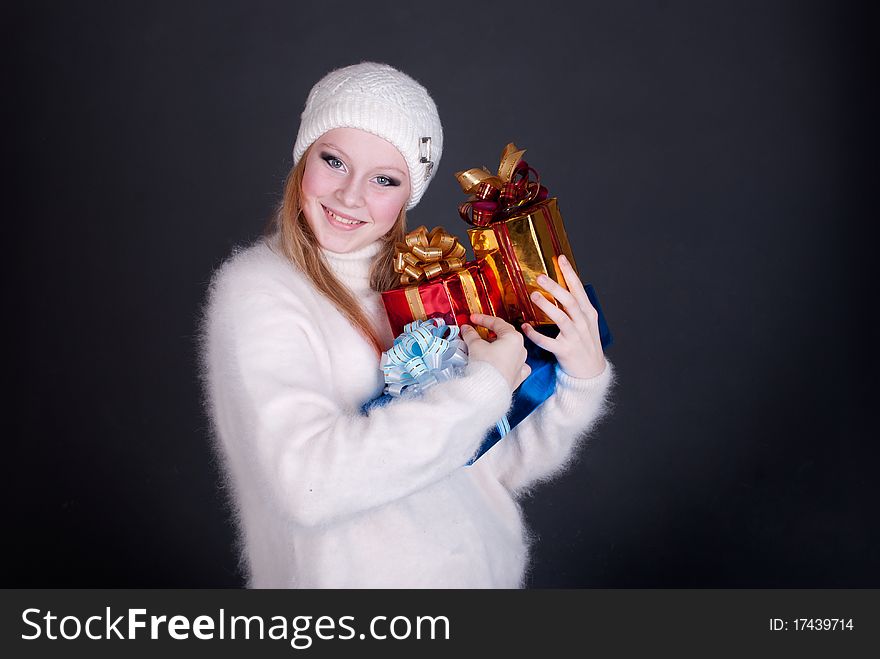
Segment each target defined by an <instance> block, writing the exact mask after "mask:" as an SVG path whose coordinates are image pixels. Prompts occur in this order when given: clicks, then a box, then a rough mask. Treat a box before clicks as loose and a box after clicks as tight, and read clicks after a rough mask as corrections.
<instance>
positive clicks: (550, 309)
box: [522, 256, 605, 379]
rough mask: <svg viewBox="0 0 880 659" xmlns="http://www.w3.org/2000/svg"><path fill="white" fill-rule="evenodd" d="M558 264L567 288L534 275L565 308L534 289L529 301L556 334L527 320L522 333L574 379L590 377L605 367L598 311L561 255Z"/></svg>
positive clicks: (545, 277) (546, 278) (543, 276)
mask: <svg viewBox="0 0 880 659" xmlns="http://www.w3.org/2000/svg"><path fill="white" fill-rule="evenodd" d="M559 266H560V269H561V270H562V276H563V277H564V279H565V285H566V286H568V290H565V288H563V287H562V286H560V285H559V284H557V283H556V282H555V281H553V280H552V279H550V277H548V276H547V275H541V276H540V277H538V284H539V285H540V286H541V288H543V289H544V290H545V291H547V292H548V293H550V295H551V296H553V298H554V299H556V300H558V301H559V302H561V303H562V305H563V307H565V311H563V310H562V309H560V308H559V307H557V306H556V305H555V304H553V303H552V302H550V300H548V299H547V298H545V297H544V296H543V295H541V294H540V293H539V292H537V291H535V292H534V293H532V298H531V299H532V303H533V304H534V305H535V306H537V307H538V308H540V309H541V310H542V311H543V312H544V313H545V314H547V316H548V317H549V318H550V320H552V321H553V322H554V323H556V324H557V325H558V326H559V335H558V336H557V337H556V338H555V339H553V338H550V337H548V336H544V335H543V334H541V333H540V332H538V331H537V330H536V329H535V328H534V327H532V326H531V325H529V324H528V323H523V325H522V330H523V333H524V334H525V335H526V336H527V337H528V338H529V339H531V340H532V341H533V342H534V343H536V344H537V345H538V346H539V347H541V348H544V350H549V351H550V352H552V353H553V354H554V355H556V359H557V361H558V362H559V366H560V367H561V368H562V370H563V371H565V372H566V373H568V374H569V375H570V376H572V377H575V378H585V379H589V378H594V377H596V376H597V375H601V374H602V372H603V371H604V370H605V353H603V352H602V341H601V339H600V338H599V314H598V313H597V312H596V309H595V308H594V307H593V305H592V304H590V298H588V297H587V292H586V291H585V290H584V285H583V284H582V283H581V280H580V279H578V276H577V275H576V274H575V272H574V268H572V266H571V264H570V263H569V262H568V259H566V258H565V257H564V256H560V257H559Z"/></svg>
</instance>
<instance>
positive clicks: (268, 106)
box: [3, 1, 880, 587]
mask: <svg viewBox="0 0 880 659" xmlns="http://www.w3.org/2000/svg"><path fill="white" fill-rule="evenodd" d="M573 4H574V3H564V4H563V3H558V4H557V3H553V2H533V3H525V2H507V3H497V4H492V5H487V4H485V3H480V4H479V6H478V5H476V4H474V5H468V4H467V3H452V2H443V3H440V2H433V3H407V2H383V3H377V2H358V3H347V2H346V3H340V2H313V3H293V2H291V3H285V2H278V3H266V2H240V3H234V2H212V3H208V2H205V3H200V4H194V3H181V2H164V3H157V2H155V1H152V2H125V3H116V2H88V3H85V2H84V3H61V2H57V3H39V2H28V3H20V4H17V5H7V6H6V8H5V11H4V19H3V23H4V26H3V40H4V43H5V44H6V45H7V47H8V48H9V49H10V53H8V56H7V67H9V68H8V71H7V75H6V76H5V79H6V82H5V84H4V88H5V94H4V107H5V109H4V115H5V116H6V119H7V121H6V122H5V127H6V134H7V136H6V139H5V142H6V147H5V149H4V150H5V151H6V157H5V158H4V163H3V167H4V172H5V177H4V179H5V181H6V186H7V198H8V199H10V200H11V204H10V205H9V206H8V210H7V213H6V218H5V219H6V235H7V236H8V240H9V242H8V243H7V245H6V249H5V255H6V259H5V267H4V270H5V271H6V276H5V277H4V283H5V285H4V291H5V293H4V301H5V303H6V309H7V313H6V314H5V324H6V328H7V330H8V331H10V334H11V337H10V338H9V339H7V341H6V342H5V345H6V350H7V359H6V360H5V361H6V367H5V368H4V371H5V373H6V376H7V378H8V383H7V384H9V385H11V387H9V388H8V390H9V391H10V393H9V394H8V395H7V404H8V405H9V408H8V410H7V412H6V414H5V416H6V419H7V424H6V425H7V427H8V428H9V430H8V432H7V433H4V435H5V441H6V442H7V443H8V445H10V446H11V447H12V450H11V451H7V452H6V456H7V457H6V459H5V473H6V474H7V476H6V479H5V483H4V485H5V488H4V489H5V490H6V491H5V494H4V501H5V508H6V511H7V512H6V515H7V523H6V524H5V532H4V538H5V543H4V544H5V547H4V554H6V561H5V562H4V564H5V566H6V575H5V577H4V585H6V586H95V587H100V586H111V587H117V586H119V587H122V586H126V587H129V586H130V587H135V586H237V585H240V584H241V580H240V576H239V574H238V573H237V571H236V563H235V557H234V555H233V553H232V547H231V543H232V531H231V527H230V525H229V520H228V516H227V512H226V510H225V509H224V508H223V506H222V497H221V493H220V492H219V491H218V489H217V484H218V480H217V472H216V469H215V465H214V464H213V461H212V456H211V453H210V450H209V445H208V439H207V432H206V425H207V422H206V419H205V418H204V416H203V414H202V411H201V408H200V391H199V386H198V381H197V377H196V370H195V352H194V347H195V339H194V337H195V328H196V321H197V317H198V313H199V307H200V304H201V303H202V301H203V297H204V292H205V287H206V285H207V282H208V280H209V277H210V274H211V271H212V269H213V268H214V267H215V266H216V265H217V264H219V263H220V261H221V260H222V259H223V258H224V256H226V255H227V254H228V253H229V251H230V249H231V248H232V246H233V245H236V244H241V243H244V242H247V241H249V240H251V239H252V238H254V237H255V236H256V235H257V234H258V233H259V231H260V230H261V228H262V226H263V223H264V221H265V219H266V218H267V216H268V215H269V214H270V212H271V210H272V208H273V205H274V203H275V202H276V201H277V199H278V198H279V194H280V191H281V188H282V183H283V178H284V175H285V173H286V171H287V169H288V168H289V166H290V164H291V162H290V160H291V158H290V151H291V148H292V145H293V141H294V138H295V136H296V130H297V126H298V118H299V113H300V111H301V109H302V105H303V103H304V100H305V96H306V94H307V92H308V90H309V88H310V87H311V85H312V84H313V83H314V82H315V81H316V80H317V79H318V78H320V77H321V76H322V75H323V74H324V73H326V72H327V71H328V70H330V69H331V68H335V67H337V66H342V65H346V64H350V63H353V62H356V61H360V60H364V59H371V60H378V61H385V62H388V63H390V64H393V65H395V66H398V67H400V68H402V69H403V70H405V71H407V72H408V73H409V74H410V75H412V76H414V77H415V78H417V79H418V80H420V81H421V82H423V83H424V84H425V85H426V86H427V87H428V88H429V90H430V91H431V93H432V95H433V97H434V99H435V100H436V102H437V104H438V106H439V109H440V114H441V117H442V120H443V124H444V129H445V135H446V146H445V151H444V154H443V159H442V162H441V164H440V170H439V173H438V176H437V178H436V179H435V182H434V183H433V185H432V186H431V188H430V190H429V191H428V193H427V195H426V197H425V198H424V200H423V201H422V202H421V204H420V206H419V207H418V208H417V209H416V210H415V211H414V212H413V213H411V216H410V217H411V223H412V226H416V225H417V224H421V223H424V224H427V225H429V226H433V225H436V224H443V225H444V226H446V227H447V228H449V229H450V230H453V231H455V232H456V233H458V234H459V235H461V236H464V235H465V233H464V231H465V226H464V225H463V223H462V222H461V221H460V220H459V219H458V216H457V213H456V210H455V209H456V205H457V203H458V202H459V201H460V200H461V199H462V194H461V192H460V190H459V188H458V186H457V184H456V182H455V180H454V178H453V172H455V171H457V170H460V169H465V168H468V167H472V166H479V165H488V166H490V167H491V166H492V165H493V164H495V163H496V161H497V157H498V154H499V153H500V151H501V148H502V147H503V146H504V144H505V143H507V142H508V141H515V142H516V143H517V144H518V145H519V146H521V147H523V148H526V149H528V152H527V154H526V159H527V160H528V161H529V163H530V164H532V165H533V166H535V167H536V168H537V169H538V170H539V171H540V172H541V175H542V180H543V182H544V183H545V184H547V185H548V186H549V187H550V190H551V192H552V193H553V194H555V195H556V196H558V197H559V200H560V205H561V208H562V211H563V215H564V217H565V220H566V226H567V228H568V231H569V235H570V237H571V242H572V246H573V249H574V252H575V254H576V255H577V260H578V265H579V267H580V270H581V273H582V275H583V278H584V279H585V280H587V281H591V282H593V283H594V285H595V286H596V287H597V289H598V291H599V293H600V296H601V299H602V302H603V306H604V309H605V312H606V314H607V317H608V320H609V322H610V325H611V328H612V330H613V331H614V333H615V336H616V345H615V346H614V347H613V348H612V349H611V350H610V352H609V356H610V358H611V359H612V360H613V361H614V363H615V364H616V366H617V370H618V373H619V386H618V389H617V391H616V394H615V404H616V406H615V410H614V414H613V416H611V417H609V418H608V419H606V420H605V422H604V423H603V424H602V425H601V427H600V428H599V429H598V431H597V432H596V433H595V434H594V435H593V438H592V440H591V441H590V443H589V445H588V448H587V449H586V450H585V451H584V452H583V453H582V456H581V459H580V461H579V462H578V463H577V464H576V466H574V467H573V468H572V469H571V470H570V471H569V472H567V474H566V475H565V476H564V477H561V478H559V479H558V480H556V481H554V482H553V483H551V484H549V485H546V486H544V487H542V488H540V489H538V490H537V491H536V492H535V494H534V496H533V497H531V498H529V499H528V500H526V501H525V502H524V508H525V512H526V514H527V516H528V520H529V523H530V526H531V528H532V529H533V531H534V532H535V534H536V536H537V538H538V542H537V545H536V547H535V551H534V565H533V569H532V571H531V575H530V581H529V585H530V586H533V587H636V586H642V587H659V586H665V587H703V586H712V587H782V586H787V587H832V586H841V587H843V586H848V587H860V586H873V587H877V586H880V569H878V568H880V565H878V559H877V550H878V524H877V521H876V517H877V514H876V503H877V501H878V497H877V494H878V492H877V486H876V484H875V482H876V472H877V464H878V460H877V459H878V450H877V444H876V437H877V427H876V425H877V424H876V421H875V420H874V419H875V416H876V412H875V408H876V398H877V387H876V386H875V382H876V379H877V377H876V371H875V369H876V332H875V331H874V327H875V325H874V323H875V322H876V312H875V311H874V306H875V303H876V285H875V282H876V280H875V278H874V274H873V269H871V270H870V271H869V258H870V257H871V255H872V254H873V252H874V251H875V243H873V242H872V241H871V240H870V235H869V230H870V229H871V228H872V225H873V224H874V221H875V220H876V204H875V200H874V196H875V194H874V193H875V188H874V184H875V182H876V179H875V171H873V170H871V169H870V168H871V167H873V166H874V165H875V163H876V150H875V149H874V145H875V141H874V138H875V137H876V135H875V131H874V126H873V124H874V123H875V122H876V96H875V95H874V94H875V92H874V91H873V89H874V88H875V87H876V76H875V75H874V74H875V69H874V68H873V66H871V67H869V64H868V62H869V61H870V56H871V55H872V54H873V53H870V52H869V44H870V42H871V39H873V38H876V24H877V23H876V16H875V15H873V14H872V13H871V12H870V11H869V10H868V9H866V8H863V6H862V5H860V4H857V3H835V2H824V3H817V2H746V3H716V2H713V3H706V2H693V3H681V2H642V3H637V2H614V3H611V2H608V3H595V2H587V3H582V4H581V5H579V7H580V8H575V7H574V6H572V5H573ZM866 4H867V3H866ZM869 186H871V187H869ZM869 272H870V279H869ZM871 290H874V291H875V293H874V294H871V293H870V291H871Z"/></svg>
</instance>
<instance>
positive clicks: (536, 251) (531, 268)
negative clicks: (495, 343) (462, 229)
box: [468, 197, 577, 326]
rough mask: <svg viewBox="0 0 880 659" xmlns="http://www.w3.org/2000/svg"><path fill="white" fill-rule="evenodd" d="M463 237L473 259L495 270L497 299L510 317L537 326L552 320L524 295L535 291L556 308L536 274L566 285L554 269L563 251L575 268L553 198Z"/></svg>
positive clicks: (472, 230) (548, 323)
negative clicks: (472, 253) (498, 288)
mask: <svg viewBox="0 0 880 659" xmlns="http://www.w3.org/2000/svg"><path fill="white" fill-rule="evenodd" d="M468 238H469V239H470V241H471V245H472V246H473V248H474V256H475V257H476V258H477V260H479V259H485V260H486V262H487V263H488V265H489V267H491V268H492V270H493V271H494V272H496V273H497V275H498V280H499V281H500V282H501V287H502V300H503V302H504V306H505V307H506V309H507V313H508V315H509V317H510V318H511V319H515V320H517V321H518V322H528V323H531V324H532V325H536V326H540V325H553V324H555V323H554V322H553V321H552V320H550V318H548V317H547V315H546V314H545V313H544V312H543V311H541V309H540V308H539V307H537V306H536V305H534V304H532V301H531V298H530V297H529V296H530V295H531V294H532V292H533V291H538V292H539V293H541V294H542V295H543V296H544V297H545V298H547V299H548V300H550V301H551V302H554V303H555V304H556V306H559V307H560V308H561V305H560V304H559V303H557V302H556V301H555V299H554V298H553V297H551V296H550V295H549V294H548V293H547V292H546V291H544V290H543V289H542V288H541V286H540V285H539V284H538V276H539V275H542V274H545V275H547V276H548V277H550V278H551V279H553V280H554V281H556V282H557V283H558V284H559V285H561V286H562V287H563V288H567V287H566V286H565V279H564V277H563V276H562V272H561V270H560V269H559V257H560V256H561V255H562V254H565V256H566V258H568V261H569V263H571V265H572V267H573V268H574V269H575V272H577V265H576V264H575V260H574V255H573V254H572V252H571V245H570V244H569V242H568V235H567V234H566V232H565V225H564V224H563V222H562V216H561V215H560V213H559V207H558V205H557V203H556V198H555V197H551V198H549V199H545V200H544V201H542V202H539V203H537V204H534V205H532V206H529V207H527V208H525V209H523V210H522V211H520V212H519V213H516V214H514V215H511V216H510V217H509V218H507V219H505V220H501V221H499V222H493V223H492V224H491V225H489V226H488V227H480V228H474V229H468Z"/></svg>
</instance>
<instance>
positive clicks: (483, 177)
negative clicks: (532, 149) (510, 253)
mask: <svg viewBox="0 0 880 659" xmlns="http://www.w3.org/2000/svg"><path fill="white" fill-rule="evenodd" d="M525 152H526V150H525V149H517V147H516V144H514V143H513V142H511V143H510V144H508V145H507V146H506V147H504V151H502V153H501V163H500V164H499V165H498V174H493V173H492V172H490V171H489V170H488V169H486V168H485V167H483V168H479V167H475V168H473V169H468V170H466V171H463V172H456V174H455V178H456V179H457V180H458V184H459V185H460V186H461V188H462V190H464V192H465V194H470V195H473V196H472V197H471V198H470V199H468V200H467V201H465V202H464V203H462V204H460V205H459V207H458V214H459V215H461V218H462V219H463V220H464V221H465V222H468V223H469V224H473V225H474V226H478V227H485V226H488V225H489V224H491V223H492V222H496V221H498V220H500V219H502V218H503V217H504V216H506V215H508V214H509V213H510V212H511V211H513V210H514V209H516V208H520V207H523V206H528V205H529V204H532V203H537V202H539V201H543V200H544V199H546V198H547V196H548V192H547V188H545V187H544V186H543V185H541V177H540V175H539V174H538V172H537V171H536V170H535V169H533V168H532V167H529V165H528V163H527V162H526V161H525V160H523V159H522V155H523V154H524V153H525ZM530 172H531V173H533V174H534V175H535V180H534V181H532V180H530V179H529V173H530Z"/></svg>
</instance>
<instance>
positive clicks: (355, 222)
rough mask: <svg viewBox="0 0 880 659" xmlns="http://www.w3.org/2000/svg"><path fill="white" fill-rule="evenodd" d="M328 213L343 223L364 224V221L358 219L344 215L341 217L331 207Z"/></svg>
mask: <svg viewBox="0 0 880 659" xmlns="http://www.w3.org/2000/svg"><path fill="white" fill-rule="evenodd" d="M325 208H327V207H326V206H325ZM327 214H328V215H329V216H330V217H332V218H333V219H334V220H336V221H337V222H342V223H343V224H363V222H360V221H358V220H347V219H345V218H344V217H339V216H338V215H336V213H334V212H333V211H331V210H330V209H329V208H327Z"/></svg>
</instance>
